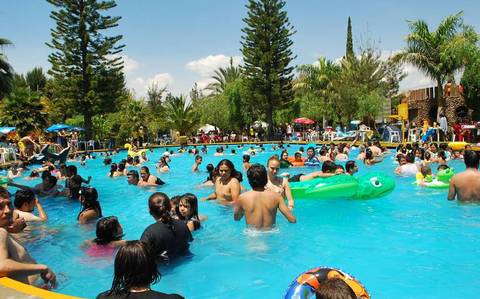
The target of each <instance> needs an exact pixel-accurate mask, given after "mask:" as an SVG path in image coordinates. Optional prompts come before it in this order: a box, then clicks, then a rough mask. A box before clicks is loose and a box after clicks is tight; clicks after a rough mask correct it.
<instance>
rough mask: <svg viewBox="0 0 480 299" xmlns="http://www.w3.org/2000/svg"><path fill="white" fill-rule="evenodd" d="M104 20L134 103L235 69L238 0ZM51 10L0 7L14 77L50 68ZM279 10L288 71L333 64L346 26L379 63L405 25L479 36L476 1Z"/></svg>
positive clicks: (190, 0)
mask: <svg viewBox="0 0 480 299" xmlns="http://www.w3.org/2000/svg"><path fill="white" fill-rule="evenodd" d="M117 3H118V6H117V7H116V8H114V9H112V10H111V11H110V14H111V15H118V16H121V17H122V20H121V21H120V25H119V27H118V28H116V29H114V30H112V31H111V32H112V34H122V35H123V36H124V39H123V40H122V41H123V43H124V44H125V45H126V48H125V51H124V52H123V54H122V55H124V58H125V65H126V69H125V72H126V77H127V84H128V86H129V87H130V88H132V89H133V90H134V91H135V94H136V95H137V96H142V95H144V94H145V90H146V88H147V86H148V85H149V84H152V82H156V83H158V84H159V85H167V87H168V89H169V90H170V91H172V92H173V93H176V94H178V93H185V94H186V93H188V91H189V90H190V89H191V87H192V86H193V84H194V83H195V82H198V84H199V86H200V87H202V86H205V85H206V84H208V82H209V80H210V79H209V77H210V75H211V74H212V72H213V70H214V69H216V68H218V67H220V66H225V65H226V64H228V60H229V57H230V56H232V57H234V61H235V62H236V63H240V62H241V52H240V47H241V45H240V37H241V28H242V27H243V26H244V24H243V21H242V18H243V17H245V15H246V8H245V4H246V3H247V1H246V0H174V1H168V0H119V1H117ZM51 9H52V7H51V5H50V4H48V3H47V2H46V1H43V0H2V5H1V6H0V19H1V20H2V26H0V36H1V37H5V38H8V39H10V40H11V41H12V42H13V43H14V46H11V47H7V48H5V49H4V52H5V53H6V55H7V57H8V59H9V62H10V63H11V64H12V66H13V67H14V69H15V71H16V72H18V73H25V72H27V71H28V70H30V69H32V68H33V67H35V66H41V67H43V68H44V69H48V68H49V67H50V65H49V63H48V60H47V57H48V54H49V53H50V52H51V49H49V48H48V47H47V46H46V45H45V42H46V41H50V28H52V27H53V26H54V23H53V21H52V20H51V19H50V18H49V13H50V11H51ZM286 10H287V12H288V16H289V18H290V22H291V23H292V24H293V25H294V27H295V29H296V30H297V33H296V34H295V35H294V36H293V41H294V46H293V52H294V53H295V54H296V55H297V58H296V60H295V61H294V63H295V65H300V64H306V63H313V62H314V61H315V60H316V59H317V58H318V57H319V56H326V57H327V58H330V59H336V58H338V57H341V56H342V55H343V54H344V51H345V37H346V27H347V18H348V16H351V18H352V24H353V35H354V46H355V47H358V46H360V45H362V44H365V43H366V41H368V40H371V41H374V42H375V45H376V46H377V48H378V49H379V50H380V51H382V53H384V55H387V54H388V53H390V52H391V51H396V50H399V49H401V48H402V47H404V45H405V43H404V37H405V36H406V35H407V33H408V26H407V22H406V20H415V19H423V20H425V21H427V22H428V23H429V24H430V26H431V27H435V26H436V25H437V24H438V22H439V21H440V20H441V19H442V18H444V17H445V16H447V15H450V14H453V13H456V12H458V11H460V10H463V11H464V20H465V23H467V24H469V25H472V26H474V27H475V29H476V30H477V31H479V30H480V18H478V16H479V13H480V1H476V0H456V1H434V0H417V1H413V0H404V1H393V0H391V1H388V0H371V1H368V0H364V1H359V0H350V1H321V0H289V1H287V5H286ZM406 71H407V72H408V73H409V76H408V77H407V78H406V79H405V80H404V82H402V84H401V88H402V89H406V88H414V87H423V86H426V85H428V84H429V80H428V79H427V78H425V77H424V76H423V75H422V74H421V73H420V72H418V71H417V70H415V69H414V68H413V67H411V66H406Z"/></svg>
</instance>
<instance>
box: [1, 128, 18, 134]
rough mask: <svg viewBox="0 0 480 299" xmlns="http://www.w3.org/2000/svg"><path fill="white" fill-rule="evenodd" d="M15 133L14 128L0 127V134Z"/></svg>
mask: <svg viewBox="0 0 480 299" xmlns="http://www.w3.org/2000/svg"><path fill="white" fill-rule="evenodd" d="M13 131H15V127H0V134H3V135H7V134H10V133H12V132H13Z"/></svg>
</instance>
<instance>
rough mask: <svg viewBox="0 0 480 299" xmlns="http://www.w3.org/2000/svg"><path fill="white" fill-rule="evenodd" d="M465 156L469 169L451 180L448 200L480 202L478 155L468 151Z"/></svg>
mask: <svg viewBox="0 0 480 299" xmlns="http://www.w3.org/2000/svg"><path fill="white" fill-rule="evenodd" d="M463 156H464V160H465V166H466V167H467V169H466V170H465V171H463V172H461V173H458V174H456V175H454V176H453V177H452V179H451V180H450V189H449V190H448V200H455V198H457V199H458V200H459V201H476V202H478V201H480V172H479V171H478V165H479V157H478V154H477V153H476V152H474V151H471V150H466V151H465V154H464V155H463Z"/></svg>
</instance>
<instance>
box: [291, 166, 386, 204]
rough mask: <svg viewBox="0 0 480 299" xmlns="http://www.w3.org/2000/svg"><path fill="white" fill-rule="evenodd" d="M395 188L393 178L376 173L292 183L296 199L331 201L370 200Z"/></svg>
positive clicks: (345, 175) (344, 175)
mask: <svg viewBox="0 0 480 299" xmlns="http://www.w3.org/2000/svg"><path fill="white" fill-rule="evenodd" d="M394 188H395V181H394V179H393V178H392V177H391V176H388V175H385V174H383V173H379V172H374V173H369V174H365V175H362V176H359V177H358V178H356V177H354V176H351V175H347V174H341V175H335V176H331V177H328V178H317V179H313V180H309V181H303V182H293V183H290V189H291V190H292V195H293V196H294V197H295V198H311V199H329V198H339V197H343V198H356V199H369V198H376V197H381V196H384V195H386V194H388V193H390V192H391V191H392V190H393V189H394Z"/></svg>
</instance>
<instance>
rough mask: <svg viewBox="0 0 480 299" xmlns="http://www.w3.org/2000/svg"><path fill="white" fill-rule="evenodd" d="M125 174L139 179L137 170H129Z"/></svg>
mask: <svg viewBox="0 0 480 299" xmlns="http://www.w3.org/2000/svg"><path fill="white" fill-rule="evenodd" d="M127 176H133V177H134V178H135V179H137V180H139V179H140V176H139V175H138V171H136V170H133V169H132V170H130V171H129V172H128V173H127Z"/></svg>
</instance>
